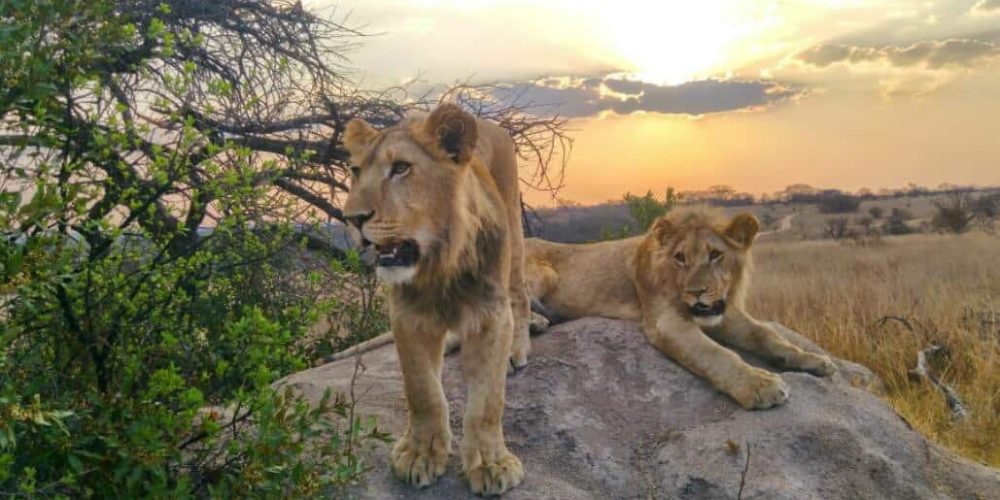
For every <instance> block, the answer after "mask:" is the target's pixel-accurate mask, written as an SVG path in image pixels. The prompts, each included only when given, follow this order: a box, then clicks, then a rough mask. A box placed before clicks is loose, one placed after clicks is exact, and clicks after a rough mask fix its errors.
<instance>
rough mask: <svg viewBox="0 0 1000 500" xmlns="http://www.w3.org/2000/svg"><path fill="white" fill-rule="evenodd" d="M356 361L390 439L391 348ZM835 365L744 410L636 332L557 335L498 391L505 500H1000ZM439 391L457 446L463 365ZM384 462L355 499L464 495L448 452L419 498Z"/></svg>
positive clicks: (305, 381)
mask: <svg viewBox="0 0 1000 500" xmlns="http://www.w3.org/2000/svg"><path fill="white" fill-rule="evenodd" d="M780 330H781V331H782V333H783V334H784V335H785V336H786V337H788V338H789V339H790V340H792V341H793V342H795V343H797V344H799V345H802V346H803V347H805V348H808V349H811V350H817V351H818V350H819V349H818V348H817V347H816V346H815V345H813V344H811V343H810V342H809V341H807V340H805V339H804V338H802V337H801V336H799V335H797V334H795V333H794V332H791V331H789V330H786V329H783V328H782V329H780ZM747 359H750V358H747ZM751 361H753V360H751ZM362 364H363V368H364V370H363V372H362V373H360V374H359V375H358V377H357V379H356V382H355V386H354V394H355V398H356V401H357V403H358V411H359V412H361V413H362V414H367V415H375V416H376V417H377V418H378V422H379V427H380V428H381V429H383V430H387V431H390V432H392V433H394V434H397V435H398V434H399V433H400V432H401V431H402V430H403V428H404V426H405V423H406V415H405V412H406V406H405V402H404V399H403V393H402V379H401V374H400V372H399V365H398V362H397V360H396V351H395V349H394V347H393V346H392V345H386V346H383V347H381V348H379V349H376V350H374V351H371V352H369V353H366V354H363V355H362ZM755 364H758V365H759V364H760V363H757V362H755ZM355 365H356V363H355V360H353V359H345V360H341V361H338V362H334V363H330V364H327V365H324V366H320V367H317V368H314V369H311V370H308V371H304V372H301V373H298V374H295V375H293V376H291V377H289V378H288V379H287V380H286V383H287V384H289V385H291V386H293V387H294V388H296V389H297V390H298V391H300V392H301V393H303V394H305V395H306V396H307V397H309V398H315V399H318V398H319V397H320V396H321V395H322V393H323V390H324V389H325V388H327V387H330V388H333V389H334V390H339V391H345V392H346V391H347V390H348V389H349V386H350V381H351V378H352V375H353V374H354V371H355ZM838 365H839V366H840V367H841V370H840V372H839V373H838V374H837V375H835V376H833V377H832V378H830V379H820V378H816V377H813V376H811V375H807V374H803V373H794V372H786V373H784V374H783V377H784V378H785V380H786V382H787V383H788V385H789V387H790V389H791V395H790V397H789V400H788V401H787V402H786V403H785V404H784V405H783V406H781V407H778V408H776V409H771V410H765V411H755V412H750V411H744V410H743V409H741V408H740V407H739V406H737V404H736V403H735V402H733V401H732V400H730V399H729V398H728V397H727V396H725V395H723V394H721V393H719V392H717V391H715V390H714V389H713V388H712V387H711V386H710V385H709V384H708V383H707V382H706V381H704V380H702V379H700V378H698V377H696V376H694V375H692V374H691V373H689V372H687V371H686V370H684V369H683V368H681V367H680V366H678V365H677V364H675V363H674V362H672V361H670V360H669V359H667V358H666V357H665V356H663V355H662V354H660V353H659V352H657V351H656V350H655V349H653V348H652V347H650V346H649V345H648V344H647V343H646V341H645V338H644V337H643V335H642V333H641V332H640V331H639V329H638V326H637V325H635V324H634V323H630V322H624V321H615V320H607V319H597V318H585V319H581V320H576V321H573V322H570V323H566V324H563V325H558V326H555V327H552V328H550V329H549V331H548V332H547V333H545V334H543V335H540V336H537V337H535V338H534V339H533V347H532V357H531V360H530V363H529V364H528V366H527V367H526V368H525V369H523V370H521V371H519V372H517V373H515V374H513V375H511V376H510V377H509V378H508V380H507V409H506V413H505V414H504V429H505V432H506V435H507V442H508V445H509V446H510V448H511V451H513V452H514V453H515V454H517V455H518V456H519V457H520V458H521V461H522V462H523V463H524V467H525V472H526V477H525V480H524V482H523V483H522V484H521V486H519V487H518V488H516V489H514V490H512V491H510V492H509V493H508V494H507V495H506V496H505V497H506V498H509V499H560V500H562V499H575V498H581V499H582V498H601V499H604V498H680V499H688V498H690V499H696V498H697V499H702V498H703V499H727V498H733V499H735V498H745V499H749V498H758V499H786V498H787V499H859V498H899V499H916V498H921V499H924V498H961V499H966V498H968V499H1000V471H997V470H996V469H991V468H988V467H985V466H981V465H977V464H974V463H971V462H969V461H967V460H964V459H961V458H958V457H957V456H955V455H954V454H953V453H951V452H949V451H947V450H944V449H943V448H941V447H939V446H937V445H935V444H933V443H929V442H928V441H927V440H926V439H925V438H924V437H923V436H921V435H920V434H918V433H917V432H915V431H914V430H912V429H911V428H910V427H909V425H908V424H907V423H906V422H905V421H904V420H903V419H902V418H901V417H899V416H898V415H897V414H896V413H895V412H894V411H893V410H892V409H891V408H890V407H889V406H887V405H886V404H885V403H883V402H882V401H881V400H879V399H878V398H877V397H876V396H874V395H873V394H872V393H871V392H870V391H872V390H878V381H877V379H876V378H875V377H874V375H872V374H871V372H870V371H868V370H867V369H865V368H863V367H861V366H859V365H856V364H853V363H849V362H846V361H839V360H838ZM444 385H445V392H446V393H447V395H448V400H449V402H450V405H451V421H452V430H453V432H454V433H455V443H454V445H455V449H457V445H458V440H459V439H460V438H461V418H462V412H463V411H464V401H465V389H464V384H463V383H462V377H461V369H460V366H459V360H458V357H457V356H450V357H449V358H448V359H447V361H446V362H445V368H444ZM389 449H390V445H383V446H379V447H377V448H376V449H375V450H373V451H371V456H369V457H368V459H369V463H372V464H373V465H374V470H373V471H372V472H371V474H370V475H369V476H368V477H369V479H368V483H367V484H365V485H363V486H361V487H359V488H357V489H356V490H355V491H353V493H354V494H355V495H356V496H358V497H361V498H377V499H383V498H428V499H442V498H468V497H470V493H469V491H468V488H467V486H466V484H465V482H464V480H463V479H462V478H461V472H460V471H461V466H460V464H459V462H458V458H457V457H456V456H455V455H454V454H453V456H452V460H451V464H450V465H449V469H448V472H447V473H446V474H445V476H444V477H442V478H441V479H439V480H438V482H437V483H436V484H434V485H432V486H430V487H428V488H425V489H421V490H417V489H414V488H411V487H409V486H406V485H403V484H402V483H400V482H399V481H397V480H396V479H395V478H394V477H393V476H392V473H391V472H390V470H389V467H388V453H389Z"/></svg>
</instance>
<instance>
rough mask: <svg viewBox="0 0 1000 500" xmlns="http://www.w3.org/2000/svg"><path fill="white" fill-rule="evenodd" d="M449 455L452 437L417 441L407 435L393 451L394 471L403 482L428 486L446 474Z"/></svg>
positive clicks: (436, 435)
mask: <svg viewBox="0 0 1000 500" xmlns="http://www.w3.org/2000/svg"><path fill="white" fill-rule="evenodd" d="M449 453H451V436H450V435H447V434H445V435H441V434H435V435H433V436H431V437H430V438H429V439H417V438H414V437H412V436H411V435H410V434H409V433H407V435H406V436H405V437H403V438H402V439H400V440H399V442H397V443H396V446H395V447H394V448H393V449H392V455H391V460H392V470H393V472H395V473H396V477H398V478H399V479H400V480H402V481H405V482H407V483H409V484H412V485H414V486H417V487H424V486H428V485H430V484H431V483H433V482H434V480H436V479H437V478H438V477H440V476H441V475H442V474H444V470H445V466H446V465H447V464H448V454H449Z"/></svg>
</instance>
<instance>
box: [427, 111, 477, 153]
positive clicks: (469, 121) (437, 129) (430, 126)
mask: <svg viewBox="0 0 1000 500" xmlns="http://www.w3.org/2000/svg"><path fill="white" fill-rule="evenodd" d="M424 131H425V132H426V133H427V134H429V135H430V136H431V137H433V138H435V139H436V140H437V144H438V147H440V148H441V149H442V150H444V152H445V153H447V154H448V157H449V158H451V159H452V161H454V162H455V163H457V164H459V165H464V164H465V163H467V162H468V161H469V160H470V159H472V153H473V151H474V150H475V148H476V139H477V137H478V135H477V130H476V119H475V118H473V116H472V115H470V114H469V113H466V112H465V111H463V110H462V108H460V107H458V106H456V105H454V104H450V103H445V104H442V105H440V106H438V107H437V109H435V110H434V112H433V113H431V115H430V116H428V117H427V121H426V122H425V123H424Z"/></svg>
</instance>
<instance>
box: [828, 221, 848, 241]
mask: <svg viewBox="0 0 1000 500" xmlns="http://www.w3.org/2000/svg"><path fill="white" fill-rule="evenodd" d="M823 232H824V233H826V235H827V236H829V237H831V238H833V239H835V240H839V239H841V238H844V237H845V236H847V234H848V222H847V217H831V218H829V219H827V220H826V226H825V227H824V228H823Z"/></svg>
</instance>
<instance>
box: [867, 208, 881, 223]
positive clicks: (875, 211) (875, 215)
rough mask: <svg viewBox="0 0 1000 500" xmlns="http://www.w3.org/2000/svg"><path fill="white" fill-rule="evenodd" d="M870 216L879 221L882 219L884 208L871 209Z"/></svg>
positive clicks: (869, 210)
mask: <svg viewBox="0 0 1000 500" xmlns="http://www.w3.org/2000/svg"><path fill="white" fill-rule="evenodd" d="M868 214H869V215H871V216H872V218H873V219H875V220H879V219H881V218H882V208H881V207H871V208H869V209H868Z"/></svg>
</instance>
